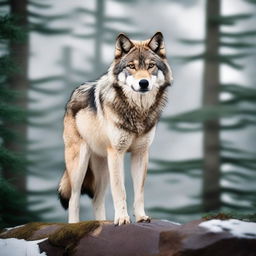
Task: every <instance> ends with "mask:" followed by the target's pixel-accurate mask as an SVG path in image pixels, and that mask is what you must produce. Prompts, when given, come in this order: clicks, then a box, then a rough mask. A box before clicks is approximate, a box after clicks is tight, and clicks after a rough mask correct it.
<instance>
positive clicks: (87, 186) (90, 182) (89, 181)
mask: <svg viewBox="0 0 256 256" xmlns="http://www.w3.org/2000/svg"><path fill="white" fill-rule="evenodd" d="M58 194H59V199H60V203H61V205H62V207H63V208H64V209H68V204H69V199H70V197H71V183H70V178H69V175H68V172H67V170H65V172H64V174H63V176H62V178H61V181H60V184H59V188H58ZM81 194H82V195H83V194H87V195H88V196H89V197H90V198H93V197H94V194H95V184H94V175H93V172H92V170H91V168H90V167H89V166H88V169H87V171H86V175H85V178H84V181H83V184H82V187H81Z"/></svg>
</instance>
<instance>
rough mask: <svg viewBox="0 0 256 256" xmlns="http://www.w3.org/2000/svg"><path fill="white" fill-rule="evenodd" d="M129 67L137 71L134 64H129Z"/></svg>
mask: <svg viewBox="0 0 256 256" xmlns="http://www.w3.org/2000/svg"><path fill="white" fill-rule="evenodd" d="M127 67H128V68H130V69H135V65H134V64H129V65H128V66H127Z"/></svg>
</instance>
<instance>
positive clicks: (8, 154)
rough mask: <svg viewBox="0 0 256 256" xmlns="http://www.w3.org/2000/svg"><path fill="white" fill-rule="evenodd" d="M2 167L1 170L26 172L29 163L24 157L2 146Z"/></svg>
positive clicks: (0, 157) (0, 161) (0, 147)
mask: <svg viewBox="0 0 256 256" xmlns="http://www.w3.org/2000/svg"><path fill="white" fill-rule="evenodd" d="M0 159H1V160H0V166H1V169H5V168H10V169H11V170H13V171H19V172H25V169H26V166H27V165H28V163H29V162H28V161H27V160H26V159H25V158H24V155H22V154H18V153H16V152H15V153H14V152H12V151H10V150H7V149H6V148H4V147H2V146H0Z"/></svg>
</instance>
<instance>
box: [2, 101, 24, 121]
mask: <svg viewBox="0 0 256 256" xmlns="http://www.w3.org/2000/svg"><path fill="white" fill-rule="evenodd" d="M0 116H1V118H2V120H9V121H15V122H18V121H19V122H20V121H25V120H26V118H27V113H26V111H25V110H23V109H21V108H20V107H18V106H12V105H9V104H6V103H4V102H0Z"/></svg>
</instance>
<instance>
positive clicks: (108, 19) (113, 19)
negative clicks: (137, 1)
mask: <svg viewBox="0 0 256 256" xmlns="http://www.w3.org/2000/svg"><path fill="white" fill-rule="evenodd" d="M104 21H105V22H109V23H125V24H130V23H131V19H130V18H126V17H113V16H106V17H104Z"/></svg>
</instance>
